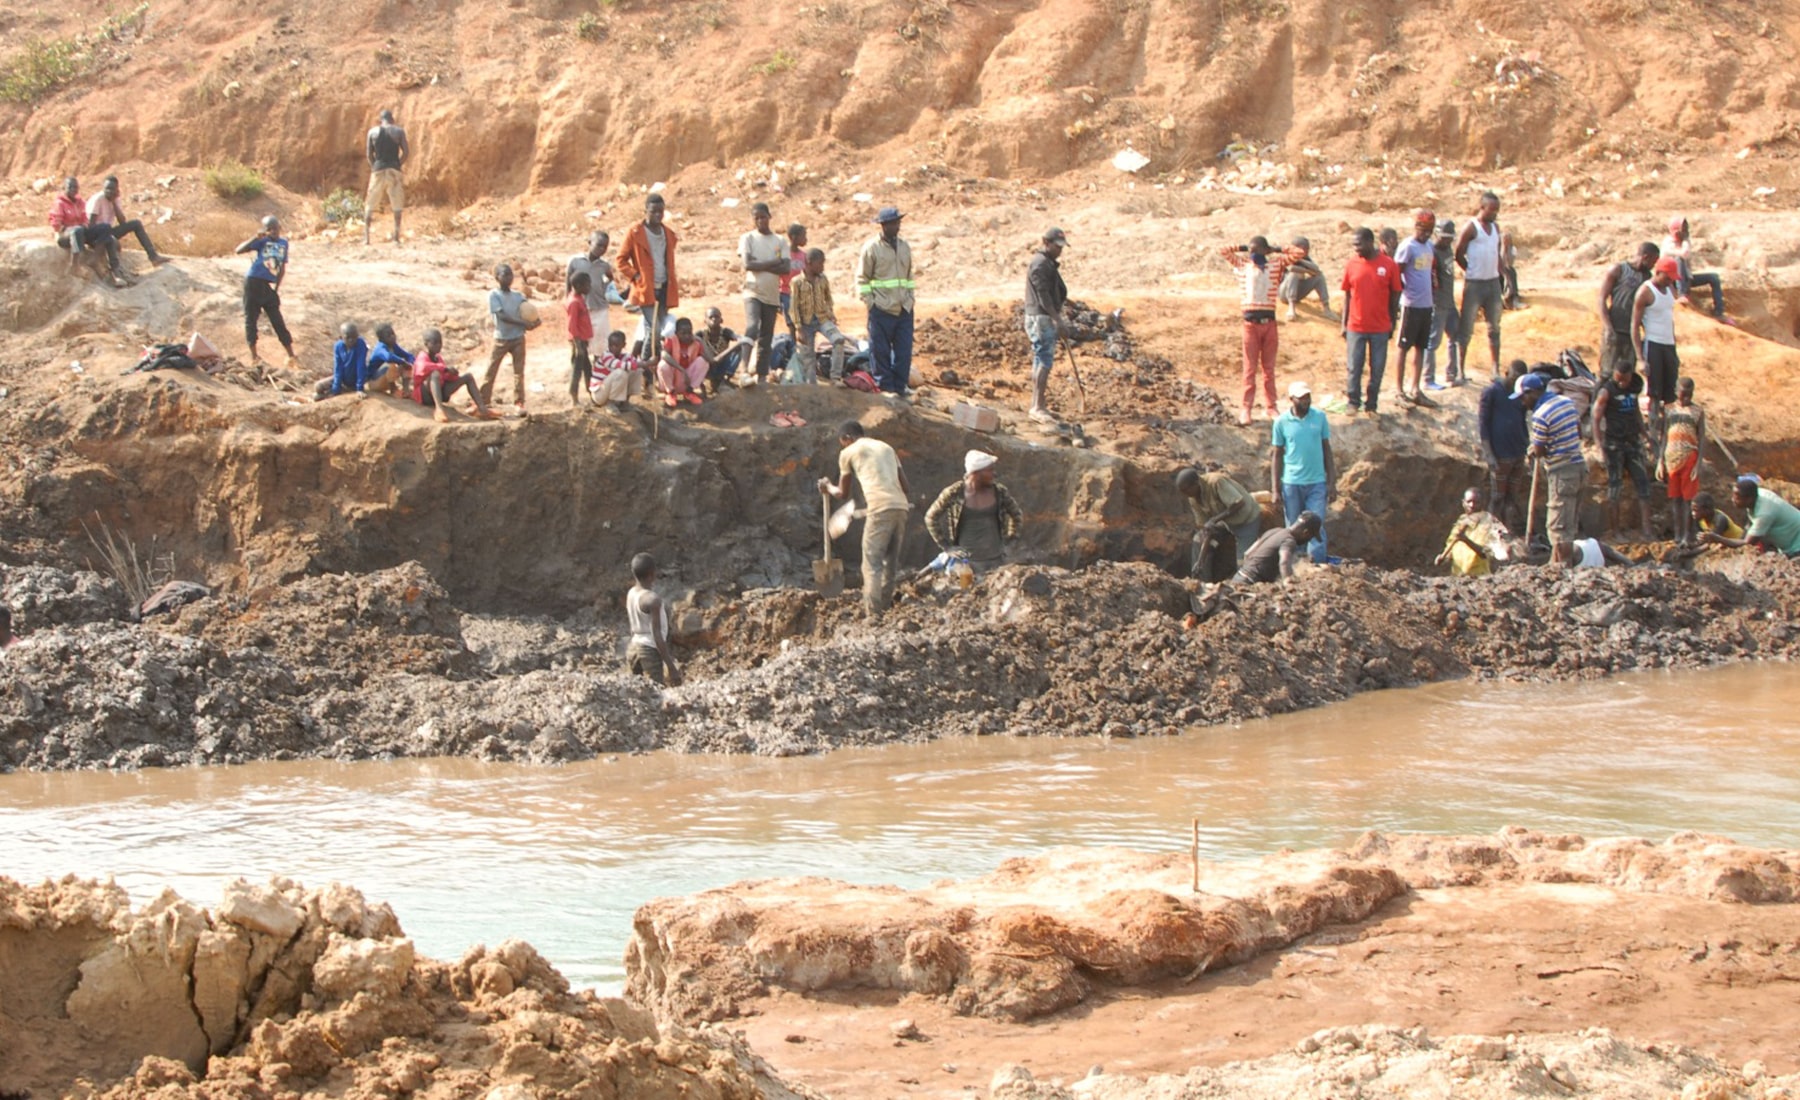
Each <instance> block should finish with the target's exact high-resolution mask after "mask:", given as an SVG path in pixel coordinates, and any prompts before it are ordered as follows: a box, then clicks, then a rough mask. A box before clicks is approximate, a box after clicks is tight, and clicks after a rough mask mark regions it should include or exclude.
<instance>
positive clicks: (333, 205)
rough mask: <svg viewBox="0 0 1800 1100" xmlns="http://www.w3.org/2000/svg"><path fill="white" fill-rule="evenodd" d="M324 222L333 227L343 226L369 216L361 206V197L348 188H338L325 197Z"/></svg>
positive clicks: (366, 210)
mask: <svg viewBox="0 0 1800 1100" xmlns="http://www.w3.org/2000/svg"><path fill="white" fill-rule="evenodd" d="M324 211H325V220H326V221H328V222H331V223H332V224H333V225H344V224H347V223H349V222H360V221H363V220H364V219H366V218H367V217H368V215H369V211H368V209H367V208H365V207H364V206H363V197H362V196H361V195H359V194H357V193H356V192H355V191H352V190H350V189H349V188H348V187H340V188H338V189H337V190H336V191H333V192H332V193H331V194H329V195H326V196H325V203H324Z"/></svg>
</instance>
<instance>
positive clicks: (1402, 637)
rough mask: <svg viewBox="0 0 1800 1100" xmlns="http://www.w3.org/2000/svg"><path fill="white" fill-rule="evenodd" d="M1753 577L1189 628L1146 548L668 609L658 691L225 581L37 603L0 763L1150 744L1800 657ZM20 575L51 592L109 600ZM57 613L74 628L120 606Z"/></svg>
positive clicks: (364, 601)
mask: <svg viewBox="0 0 1800 1100" xmlns="http://www.w3.org/2000/svg"><path fill="white" fill-rule="evenodd" d="M1737 564H1739V565H1740V566H1741V568H1739V569H1737V570H1736V572H1738V573H1739V574H1741V576H1742V578H1743V579H1731V578H1727V577H1726V576H1723V575H1721V574H1719V573H1705V574H1691V573H1681V572H1677V571H1674V570H1669V569H1660V568H1640V569H1622V570H1621V569H1608V570H1584V571H1580V572H1574V573H1566V572H1560V571H1550V570H1537V569H1529V568H1519V569H1513V570H1509V571H1506V572H1503V573H1501V574H1499V575H1497V576H1495V577H1492V578H1487V579H1484V580H1480V581H1476V582H1469V581H1461V580H1454V579H1450V578H1422V577H1419V576H1416V575H1414V574H1411V573H1406V572H1386V571H1382V570H1377V569H1372V568H1365V567H1346V568H1341V569H1333V570H1315V571H1310V572H1307V573H1305V574H1304V575H1303V576H1302V577H1300V578H1299V579H1298V580H1297V581H1296V582H1295V583H1293V584H1292V585H1289V586H1266V587H1257V588H1249V589H1237V590H1233V591H1232V592H1231V593H1230V595H1229V597H1228V599H1226V600H1224V601H1223V602H1221V603H1220V604H1219V605H1218V607H1217V609H1216V611H1215V612H1214V613H1213V614H1212V615H1211V617H1210V618H1208V619H1206V620H1205V621H1204V622H1194V621H1193V620H1192V619H1191V618H1190V617H1189V616H1188V609H1189V607H1190V604H1191V602H1192V599H1193V596H1194V594H1195V592H1196V589H1195V587H1194V586H1193V584H1192V583H1191V582H1186V581H1179V580H1176V579H1175V578H1173V577H1171V576H1169V575H1168V574H1167V573H1165V572H1163V571H1162V570H1160V569H1157V568H1155V567H1153V566H1149V565H1143V564H1118V563H1109V562H1102V563H1100V564H1097V565H1095V566H1092V567H1090V568H1087V569H1084V570H1080V571H1069V570H1062V569H1052V568H1037V567H1027V566H1011V567H1007V568H1005V569H1002V570H1000V571H999V572H997V573H996V574H994V575H993V576H992V577H990V578H989V579H988V581H987V582H986V583H984V584H983V585H982V586H981V587H980V588H978V589H976V590H974V591H973V592H971V593H968V594H958V593H953V592H950V591H948V590H945V589H942V588H931V587H929V586H925V587H920V588H916V589H914V590H913V591H912V593H911V595H910V598H908V599H906V600H905V601H904V602H903V603H901V604H900V605H899V606H898V607H897V608H896V609H895V610H894V611H892V612H890V613H889V614H888V615H887V616H886V617H885V618H884V619H883V620H882V621H881V622H879V623H877V624H869V623H864V622H862V621H860V620H859V618H858V617H857V614H856V607H857V605H856V600H855V598H854V596H844V597H841V598H839V599H835V600H826V599H822V598H821V597H820V596H818V595H817V594H816V593H813V592H804V591H798V590H793V589H775V590H765V591H756V592H751V593H747V594H746V595H744V596H743V597H741V598H736V599H717V600H696V601H693V602H690V603H686V604H683V605H682V606H681V607H679V608H678V615H677V621H676V630H675V632H676V637H677V641H678V642H679V643H683V644H684V645H688V646H691V647H693V648H696V649H699V650H701V652H700V653H699V655H697V656H696V658H695V659H694V661H693V666H694V668H693V671H694V673H695V675H693V676H692V677H691V678H690V681H689V683H688V684H687V685H686V686H684V687H681V688H677V689H672V690H666V691H665V690H659V689H657V688H656V687H655V686H654V685H652V684H650V683H649V682H648V681H645V680H642V679H638V678H632V677H629V676H626V675H624V674H623V672H622V671H621V661H620V658H619V654H620V653H622V652H623V640H624V639H623V637H622V632H621V629H620V627H621V624H619V623H617V622H616V621H614V620H612V619H611V618H607V619H604V620H603V619H601V618H597V617H595V616H594V615H591V614H589V615H584V616H577V617H574V618H572V619H571V620H570V621H568V622H567V623H562V624H556V623H552V622H550V621H547V620H532V621H515V620H496V619H476V618H469V617H464V616H459V615H458V614H457V613H456V611H455V609H454V607H453V606H452V604H451V603H450V600H449V598H448V596H447V595H446V594H445V593H444V591H443V589H442V588H441V587H440V586H438V585H437V584H436V583H435V582H434V581H433V580H432V578H431V577H430V576H429V575H428V574H427V573H426V572H425V570H423V569H422V568H420V567H419V566H417V565H406V566H402V567H399V568H396V569H390V570H382V571H378V572H374V573H370V574H366V575H359V576H326V577H314V578H309V579H306V580H303V581H299V582H297V583H295V584H292V585H288V586H285V587H282V588H273V589H267V590H261V591H258V592H256V593H255V594H253V595H251V596H249V597H246V598H233V597H217V596H215V597H212V598H209V599H204V600H201V601H199V602H197V603H193V604H190V605H188V606H186V607H184V608H182V609H181V610H180V611H179V612H177V613H176V615H175V616H173V617H172V618H169V619H161V620H155V621H152V622H149V623H144V624H130V623H124V622H117V621H104V620H102V621H77V622H75V623H73V624H72V625H61V624H57V623H55V622H54V621H53V620H54V616H52V621H51V622H49V623H44V622H39V621H35V620H32V619H29V618H28V619H26V620H25V621H22V622H21V624H20V626H21V629H22V630H24V631H26V632H27V633H28V637H27V638H26V639H25V640H24V641H23V642H22V643H21V644H19V645H17V646H15V647H13V648H11V649H9V650H8V651H7V653H6V658H5V662H4V666H3V667H0V767H7V768H20V767H24V768H78V767H131V766H154V765H164V764H188V763H238V762H242V761H246V760H257V759H292V758H296V757H326V758H340V759H359V758H366V757H370V756H441V755H456V756H475V757H480V758H483V759H493V760H518V761H534V762H544V761H559V760H573V759H582V758H586V757H590V756H593V755H595V754H599V753H609V752H630V751H644V750H650V749H655V748H673V749H677V750H681V751H707V752H745V753H760V754H766V755H785V754H796V753H807V752H819V751H824V750H828V749H832V748H836V747H839V746H844V745H864V744H881V743H888V742H895V741H922V740H928V739H931V738H936V737H946V736H956V735H963V734H993V733H1011V734H1018V735H1052V736H1079V735H1094V734H1099V735H1105V736H1143V735H1158V734H1174V733H1179V732H1180V731H1181V730H1182V729H1184V728H1188V727H1192V726H1198V725H1208V724H1214V723H1220V722H1230V721H1237V720H1242V719H1246V718H1254V717H1265V716H1267V715H1271V714H1279V713H1285V712H1288V711H1293V710H1298V709H1302V708H1306V707H1312V706H1318V705H1320V704H1323V703H1327V702H1333V701H1336V700H1340V699H1344V698H1347V697H1349V696H1350V695H1352V694H1355V693H1357V692H1360V691H1369V690H1375V689H1379V688H1385V687H1397V686H1403V685H1410V684H1420V683H1427V682H1431V681H1435V680H1442V679H1447V678H1453V677H1458V676H1463V675H1468V674H1471V673H1473V674H1476V675H1482V676H1496V677H1508V678H1536V679H1571V678H1583V677H1594V676H1600V675H1604V674H1607V673H1612V672H1619V671H1625V670H1629V669H1643V668H1692V667H1700V666H1705V665H1710V664H1716V663H1719V662H1722V661H1728V660H1737V659H1744V658H1769V657H1776V658H1778V657H1786V656H1792V655H1793V654H1794V653H1795V652H1796V651H1797V650H1800V634H1797V632H1796V630H1795V629H1794V628H1793V627H1792V625H1791V623H1792V620H1793V609H1794V607H1795V606H1796V603H1797V597H1800V592H1797V588H1800V576H1796V574H1795V572H1794V570H1793V569H1792V568H1791V567H1789V566H1788V565H1787V564H1786V563H1784V562H1774V561H1760V560H1756V559H1753V558H1745V559H1742V560H1741V561H1740V562H1738V563H1737ZM14 575H15V574H13V573H7V574H6V575H5V576H6V577H13V576H14ZM31 576H33V577H36V578H38V579H37V580H33V581H32V582H31V584H32V585H35V586H36V587H35V588H34V589H33V590H34V591H49V590H56V591H62V590H65V589H67V590H73V591H94V592H104V591H106V588H105V583H104V582H101V581H99V580H97V579H93V578H87V579H79V578H73V577H71V578H66V579H58V580H56V581H55V582H54V583H46V582H45V581H44V580H43V578H45V577H47V576H50V575H49V574H44V573H34V574H31ZM23 584H24V582H23V581H20V582H17V583H16V584H15V582H13V581H9V580H0V588H8V589H9V590H10V588H12V587H19V586H20V585H23ZM20 590H23V589H22V588H21V589H20ZM59 606H65V611H63V612H58V614H67V615H68V616H71V617H73V618H74V619H77V620H81V619H85V618H87V617H88V616H91V615H94V614H98V613H101V612H103V611H104V610H105V609H106V607H107V606H109V605H107V604H106V602H105V601H104V600H101V601H99V602H91V601H90V602H85V603H84V602H81V601H73V602H69V603H67V604H66V605H59ZM83 608H84V609H85V610H77V609H83ZM465 630H467V632H468V633H467V634H465Z"/></svg>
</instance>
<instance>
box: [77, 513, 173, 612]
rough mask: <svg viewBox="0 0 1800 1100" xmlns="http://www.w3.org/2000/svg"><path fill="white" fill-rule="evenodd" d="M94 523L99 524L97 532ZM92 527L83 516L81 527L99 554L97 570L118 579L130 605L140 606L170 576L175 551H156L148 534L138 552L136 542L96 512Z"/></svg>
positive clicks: (167, 580)
mask: <svg viewBox="0 0 1800 1100" xmlns="http://www.w3.org/2000/svg"><path fill="white" fill-rule="evenodd" d="M94 527H98V528H99V531H98V532H97V533H96V531H95V530H94ZM94 527H89V526H88V525H87V521H86V520H82V521H81V529H82V531H83V532H85V533H86V534H87V537H88V542H90V543H92V544H93V546H94V551H95V553H97V554H99V556H100V568H101V571H103V572H105V573H106V574H108V575H109V576H111V577H112V579H113V580H116V581H118V582H119V586H120V587H121V588H123V589H125V594H126V595H127V596H129V597H131V603H132V606H133V607H139V606H142V605H143V602H144V601H145V600H147V599H149V598H150V593H152V592H154V591H156V590H157V589H159V588H161V587H162V586H163V585H165V584H167V583H168V582H169V581H170V580H173V579H174V577H175V555H174V554H169V553H164V554H158V553H157V552H156V539H155V538H151V540H150V545H149V548H148V549H147V551H146V552H145V553H143V554H139V553H138V548H137V544H136V543H134V542H132V541H131V540H130V539H129V538H126V537H125V536H124V535H121V534H120V533H118V532H117V531H114V530H113V529H112V528H111V527H108V526H107V525H106V522H105V521H104V520H102V519H101V518H100V517H99V515H97V514H96V515H95V516H94Z"/></svg>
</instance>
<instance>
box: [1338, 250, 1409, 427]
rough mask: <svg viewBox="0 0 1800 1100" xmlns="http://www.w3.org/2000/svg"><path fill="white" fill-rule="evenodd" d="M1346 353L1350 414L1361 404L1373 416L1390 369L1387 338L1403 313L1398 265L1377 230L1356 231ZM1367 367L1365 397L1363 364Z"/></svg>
mask: <svg viewBox="0 0 1800 1100" xmlns="http://www.w3.org/2000/svg"><path fill="white" fill-rule="evenodd" d="M1343 290H1344V354H1345V357H1346V360H1347V365H1348V367H1349V378H1348V380H1347V381H1346V382H1345V384H1344V396H1345V397H1346V398H1347V399H1348V400H1349V402H1350V415H1352V416H1355V415H1356V414H1357V413H1358V412H1360V411H1362V410H1363V409H1365V408H1366V409H1368V411H1369V413H1370V414H1371V415H1373V414H1374V413H1375V412H1376V405H1377V403H1378V402H1379V401H1380V400H1381V376H1382V375H1383V374H1384V373H1385V372H1386V371H1387V353H1388V338H1389V337H1390V336H1391V335H1393V332H1394V318H1395V317H1397V316H1398V315H1399V313H1400V265H1399V264H1397V263H1395V262H1394V260H1393V257H1391V256H1385V255H1383V254H1382V253H1381V252H1380V251H1378V250H1377V249H1376V247H1375V234H1374V233H1373V232H1371V231H1370V230H1369V229H1367V228H1364V229H1358V230H1357V231H1356V256H1355V258H1353V259H1352V260H1351V261H1350V262H1349V263H1348V264H1345V265H1344V282H1343ZM1365 362H1366V363H1367V364H1368V368H1369V389H1368V396H1367V400H1365V399H1364V395H1363V385H1362V382H1363V365H1364V363H1365Z"/></svg>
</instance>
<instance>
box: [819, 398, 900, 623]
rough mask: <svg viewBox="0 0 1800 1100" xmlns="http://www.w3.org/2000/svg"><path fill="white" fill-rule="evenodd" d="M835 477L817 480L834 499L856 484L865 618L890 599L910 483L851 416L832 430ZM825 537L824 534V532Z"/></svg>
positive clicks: (893, 458)
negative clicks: (861, 506)
mask: <svg viewBox="0 0 1800 1100" xmlns="http://www.w3.org/2000/svg"><path fill="white" fill-rule="evenodd" d="M838 443H839V444H840V445H841V446H842V447H843V448H844V449H843V450H842V451H841V452H839V453H838V480H837V482H836V483H835V484H834V483H833V482H832V480H831V479H830V478H826V477H822V478H820V479H819V492H821V493H823V494H825V495H826V496H828V497H831V498H832V499H834V500H843V499H845V498H846V497H848V496H849V495H850V479H851V477H853V476H854V477H855V478H856V481H857V484H859V485H861V486H862V493H863V501H864V503H865V504H867V505H868V513H869V514H868V518H867V519H865V520H864V521H863V541H862V578H863V608H864V610H865V611H866V612H867V613H868V617H869V618H871V619H873V618H876V617H877V616H879V615H880V614H881V613H882V612H883V611H886V610H887V609H888V606H889V605H890V604H892V603H893V602H894V581H895V579H896V578H897V577H898V576H899V566H900V548H901V545H902V544H903V543H904V542H905V541H906V513H907V512H909V511H911V509H912V504H911V503H910V502H909V499H908V498H909V497H911V495H912V488H911V486H909V485H907V483H906V471H905V470H903V469H901V468H900V456H899V455H897V454H895V453H894V448H892V447H890V446H888V445H887V444H886V443H883V442H882V441H881V440H879V439H870V438H868V437H867V435H865V434H864V432H863V426H862V425H861V424H859V423H857V422H856V421H854V420H849V421H846V422H845V423H844V426H843V427H841V428H839V429H838ZM826 537H827V538H829V537H830V536H829V534H827V536H826Z"/></svg>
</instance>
